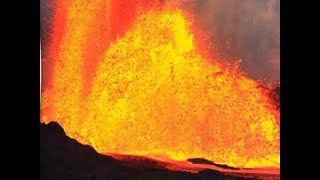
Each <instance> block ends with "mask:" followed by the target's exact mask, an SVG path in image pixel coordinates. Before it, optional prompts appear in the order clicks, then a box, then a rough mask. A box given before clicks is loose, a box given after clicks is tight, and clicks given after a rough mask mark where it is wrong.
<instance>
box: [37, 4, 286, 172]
mask: <svg viewBox="0 0 320 180" xmlns="http://www.w3.org/2000/svg"><path fill="white" fill-rule="evenodd" d="M150 2H151V1H148V0H145V1H139V3H138V1H134V0H126V2H125V3H123V4H121V3H120V2H119V1H116V0H109V1H100V0H81V1H80V0H68V1H61V2H60V1H58V3H57V6H56V15H55V17H54V22H53V24H52V25H53V27H52V28H53V33H52V40H51V46H50V48H49V51H50V52H49V53H50V54H51V56H49V57H50V58H51V61H52V67H51V71H52V72H51V73H50V74H51V76H50V78H49V79H48V81H50V83H49V84H50V86H48V87H46V88H43V92H42V99H41V121H42V122H45V123H48V122H50V121H56V122H58V123H59V124H60V125H61V126H62V127H63V128H64V130H65V131H66V134H67V135H68V136H70V137H72V138H75V139H77V140H78V141H79V142H81V143H84V144H89V145H91V146H92V147H93V148H95V149H96V150H97V151H98V152H101V153H117V154H135V155H146V156H159V155H160V156H167V157H169V158H171V159H174V160H186V159H188V158H196V157H201V158H205V159H208V160H211V161H214V162H215V163H222V164H228V165H229V166H236V167H279V164H280V148H279V147H280V137H279V132H280V129H279V128H280V127H279V118H280V117H279V116H280V115H279V110H277V109H276V106H275V105H274V104H273V102H272V100H271V99H270V97H269V96H268V92H267V91H266V90H264V89H262V88H259V84H258V83H257V82H256V81H254V80H252V79H250V78H248V77H246V76H245V75H244V74H242V73H241V71H240V70H239V69H238V68H237V65H232V66H231V67H228V66H225V65H223V64H218V62H217V60H215V59H212V58H211V59H209V56H207V55H205V53H204V52H205V49H204V48H205V47H203V46H201V45H198V44H199V43H197V42H199V41H201V39H196V38H197V37H198V36H196V35H195V34H197V33H199V31H197V30H196V28H192V27H193V26H192V21H191V20H189V19H190V18H187V16H190V15H187V14H186V12H183V11H182V10H180V9H179V8H176V7H175V6H169V5H167V6H164V5H160V3H150ZM61 14H63V18H62V15H61ZM64 16H65V17H64ZM62 27H63V28H62Z"/></svg>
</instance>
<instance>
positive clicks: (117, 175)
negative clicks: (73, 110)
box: [40, 122, 245, 180]
mask: <svg viewBox="0 0 320 180" xmlns="http://www.w3.org/2000/svg"><path fill="white" fill-rule="evenodd" d="M40 179H42V180H64V179H67V180H76V179H83V180H106V179H108V180H109V179H152V180H157V179H159V180H160V179H167V180H170V179H172V180H173V179H224V180H231V179H232V180H233V179H245V178H242V177H235V176H231V175H225V174H223V173H221V172H219V171H214V170H204V171H200V172H199V173H188V172H179V171H172V170H168V169H166V168H165V167H164V166H163V165H162V163H160V162H157V161H155V160H150V159H148V158H143V157H134V156H132V157H128V158H125V159H124V160H117V159H114V158H112V157H110V156H105V155H102V154H99V153H97V152H96V151H95V150H94V149H93V148H92V147H90V146H87V145H82V144H80V143H79V142H77V141H76V140H74V139H71V138H69V137H68V136H66V135H65V132H64V131H63V129H62V128H61V127H60V126H59V125H58V124H57V123H55V122H51V123H49V124H47V125H45V124H40Z"/></svg>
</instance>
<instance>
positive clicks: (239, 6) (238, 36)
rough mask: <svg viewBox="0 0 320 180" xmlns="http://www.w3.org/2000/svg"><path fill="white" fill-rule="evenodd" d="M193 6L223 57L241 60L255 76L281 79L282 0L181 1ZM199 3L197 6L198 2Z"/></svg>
mask: <svg viewBox="0 0 320 180" xmlns="http://www.w3.org/2000/svg"><path fill="white" fill-rule="evenodd" d="M180 3H181V5H182V7H190V4H192V6H193V8H192V9H193V11H194V13H195V15H196V22H195V23H197V24H198V25H199V26H200V27H201V28H203V29H204V30H205V32H207V33H209V35H210V37H211V40H212V42H213V47H212V51H213V52H216V53H218V55H219V56H220V57H221V59H223V60H224V61H225V60H228V61H235V60H239V59H241V60H242V61H241V68H242V69H243V70H244V71H245V72H246V73H247V74H248V75H249V76H250V77H252V78H254V79H257V80H260V81H262V82H263V83H271V82H274V81H278V80H280V0H195V1H190V0H180ZM194 4H195V5H194Z"/></svg>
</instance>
